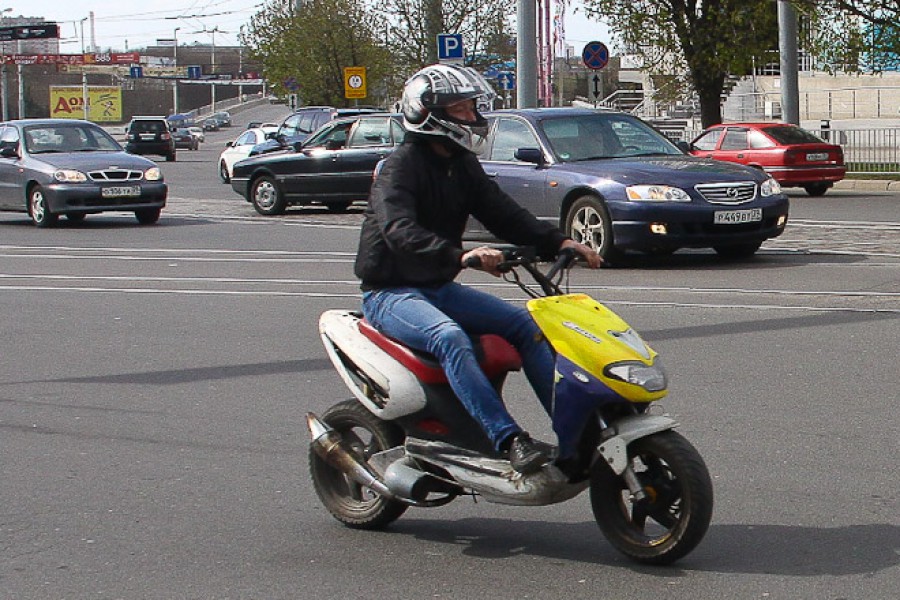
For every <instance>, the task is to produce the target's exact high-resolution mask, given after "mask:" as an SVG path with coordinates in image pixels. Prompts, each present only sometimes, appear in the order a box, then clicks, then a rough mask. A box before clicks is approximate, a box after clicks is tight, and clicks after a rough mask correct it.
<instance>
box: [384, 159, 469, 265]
mask: <svg viewBox="0 0 900 600" xmlns="http://www.w3.org/2000/svg"><path fill="white" fill-rule="evenodd" d="M417 161H418V158H417V156H416V154H415V153H413V152H404V151H401V150H398V151H396V152H395V153H394V154H392V155H391V156H390V158H388V160H387V161H386V162H385V164H384V168H383V169H382V171H381V173H380V174H379V176H378V179H376V180H375V183H374V184H373V186H372V192H371V198H370V203H369V204H370V209H371V210H372V213H373V214H374V217H375V220H376V222H377V223H378V227H379V229H380V230H381V235H382V237H383V239H384V241H385V243H387V245H388V247H389V248H390V249H391V251H392V252H394V253H396V254H399V255H405V256H407V258H408V259H410V260H414V261H416V262H421V263H423V264H429V265H431V266H432V267H433V268H435V269H437V270H438V271H440V272H442V273H446V274H448V275H450V274H451V273H452V275H451V278H452V276H455V274H456V273H457V272H458V271H459V270H460V269H461V266H460V259H461V258H462V255H463V251H462V249H461V248H459V247H458V246H457V245H455V244H453V243H452V242H451V241H450V240H447V239H445V238H443V237H441V236H440V235H437V234H436V233H434V232H433V231H431V230H429V229H427V228H426V227H423V226H422V225H421V224H420V223H421V222H422V216H421V215H419V214H418V203H417V198H419V197H423V195H424V194H427V189H426V188H427V182H425V181H423V175H424V174H425V173H426V172H427V169H425V168H423V166H422V165H419V164H418V162H417Z"/></svg>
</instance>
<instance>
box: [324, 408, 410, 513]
mask: <svg viewBox="0 0 900 600" xmlns="http://www.w3.org/2000/svg"><path fill="white" fill-rule="evenodd" d="M306 426H307V427H308V428H309V434H310V436H311V437H312V442H311V444H312V448H313V451H315V453H316V454H318V455H319V456H320V457H321V458H322V460H324V461H325V462H327V463H328V464H329V465H331V466H332V467H334V468H335V469H337V470H338V471H340V472H341V473H344V474H345V475H347V476H348V477H349V478H350V479H352V480H353V481H355V482H356V483H358V484H359V485H362V486H365V487H367V488H369V489H371V490H372V491H373V492H375V493H377V494H379V495H381V496H384V497H385V498H390V499H391V500H398V501H400V502H404V503H407V504H410V503H415V501H411V500H410V499H408V498H401V497H398V496H397V495H396V494H394V493H393V492H391V490H390V489H388V487H387V486H386V485H385V484H384V482H383V481H382V480H381V478H380V477H379V476H378V475H377V474H376V473H375V472H374V471H373V470H372V469H371V468H370V467H369V466H368V465H366V464H363V463H361V462H360V461H359V460H357V459H356V457H355V456H353V452H352V451H351V450H350V448H348V447H347V444H346V442H344V439H343V438H342V437H341V434H340V433H338V432H337V431H335V430H334V429H332V428H331V427H329V426H328V425H326V424H325V423H323V422H322V421H321V420H319V418H318V417H317V416H316V415H314V414H313V413H307V414H306Z"/></svg>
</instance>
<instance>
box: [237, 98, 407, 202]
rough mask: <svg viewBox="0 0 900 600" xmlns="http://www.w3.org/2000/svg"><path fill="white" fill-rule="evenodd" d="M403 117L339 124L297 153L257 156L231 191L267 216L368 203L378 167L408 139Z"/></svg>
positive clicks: (244, 163)
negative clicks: (297, 208)
mask: <svg viewBox="0 0 900 600" xmlns="http://www.w3.org/2000/svg"><path fill="white" fill-rule="evenodd" d="M404 135H405V130H404V128H403V120H402V117H401V116H400V115H388V114H373V115H367V116H356V117H346V118H341V119H337V120H334V121H332V122H330V123H327V124H325V125H324V126H322V127H321V128H320V129H319V130H318V131H316V132H315V133H313V135H312V136H310V137H309V139H308V140H306V142H304V143H303V144H302V145H301V146H300V147H299V149H298V150H296V151H285V152H279V153H270V154H263V155H258V156H252V157H250V158H246V159H244V160H241V161H238V162H237V163H235V164H234V167H233V171H232V175H231V187H232V188H233V189H234V191H235V192H237V193H238V194H240V195H241V196H243V197H244V199H245V200H246V201H247V202H250V203H251V204H253V208H255V209H256V211H257V212H258V213H260V214H262V215H277V214H281V213H283V212H284V211H285V209H286V208H287V207H288V206H290V205H293V204H324V205H325V206H327V207H328V208H329V209H330V210H332V211H343V210H346V209H347V207H349V206H350V204H351V203H352V202H353V201H355V200H365V199H366V197H367V196H368V195H369V188H370V187H371V186H372V173H373V172H374V170H375V165H376V164H378V162H379V161H380V160H381V159H383V158H385V157H386V156H388V154H390V153H391V152H392V151H393V150H394V148H395V147H396V146H397V144H399V143H400V142H401V141H402V140H403V136H404Z"/></svg>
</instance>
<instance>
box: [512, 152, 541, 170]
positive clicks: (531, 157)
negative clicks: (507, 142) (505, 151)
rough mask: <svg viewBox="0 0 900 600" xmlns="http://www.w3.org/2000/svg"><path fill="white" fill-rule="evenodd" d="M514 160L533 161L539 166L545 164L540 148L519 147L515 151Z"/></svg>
mask: <svg viewBox="0 0 900 600" xmlns="http://www.w3.org/2000/svg"><path fill="white" fill-rule="evenodd" d="M515 157H516V160H521V161H522V162H527V163H533V164H535V165H537V166H539V167H543V166H544V165H545V164H547V161H546V160H544V153H543V151H542V150H541V149H540V148H519V149H518V150H516V153H515Z"/></svg>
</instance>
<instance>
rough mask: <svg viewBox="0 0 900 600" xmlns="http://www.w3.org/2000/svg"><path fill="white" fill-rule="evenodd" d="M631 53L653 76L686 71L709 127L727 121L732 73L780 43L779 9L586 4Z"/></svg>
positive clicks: (766, 1)
mask: <svg viewBox="0 0 900 600" xmlns="http://www.w3.org/2000/svg"><path fill="white" fill-rule="evenodd" d="M584 1H585V12H586V13H587V14H588V15H591V16H594V17H596V18H603V19H604V20H605V21H606V22H607V23H608V24H609V27H610V31H611V33H612V34H613V36H614V37H615V39H616V40H617V41H619V42H621V43H622V45H623V47H624V48H625V49H626V51H627V52H629V53H632V54H636V55H638V56H639V57H640V58H641V59H642V60H643V63H644V68H645V69H647V70H648V71H650V72H651V73H653V72H668V73H678V72H682V71H683V72H685V73H686V74H687V77H686V78H685V79H684V80H683V81H682V82H681V83H682V85H683V86H684V87H685V88H692V89H693V91H694V93H696V95H697V97H698V99H699V102H700V120H701V122H702V124H703V126H704V127H706V126H709V125H714V124H716V123H720V122H721V121H722V109H721V97H722V92H723V90H724V88H725V82H726V80H727V78H728V77H729V75H738V76H740V75H744V74H748V73H750V72H751V69H752V68H753V65H754V62H755V61H758V60H762V58H763V57H764V55H765V54H766V52H767V51H769V50H771V49H772V48H776V47H777V45H778V37H777V36H778V27H777V8H776V5H775V3H774V2H772V1H770V0H584Z"/></svg>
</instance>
